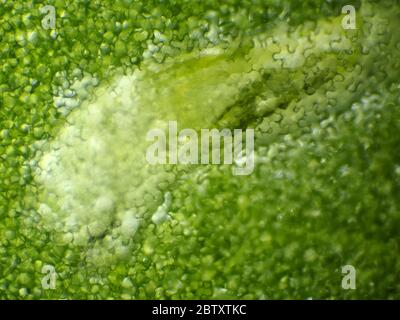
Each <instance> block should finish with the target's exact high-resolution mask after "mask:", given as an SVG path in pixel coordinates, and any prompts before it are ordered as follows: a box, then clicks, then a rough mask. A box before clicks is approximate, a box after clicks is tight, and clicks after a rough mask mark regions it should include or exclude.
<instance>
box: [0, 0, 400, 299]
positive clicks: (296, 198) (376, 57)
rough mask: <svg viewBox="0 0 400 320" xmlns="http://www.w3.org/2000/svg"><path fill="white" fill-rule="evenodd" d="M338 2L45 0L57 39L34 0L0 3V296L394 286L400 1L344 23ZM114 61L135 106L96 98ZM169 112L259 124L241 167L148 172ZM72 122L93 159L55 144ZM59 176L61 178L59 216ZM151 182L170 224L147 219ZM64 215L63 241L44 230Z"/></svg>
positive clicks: (378, 289) (111, 80) (370, 290)
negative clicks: (48, 161)
mask: <svg viewBox="0 0 400 320" xmlns="http://www.w3.org/2000/svg"><path fill="white" fill-rule="evenodd" d="M340 2H341V1H335V3H334V4H333V3H332V4H328V3H327V2H326V1H301V2H299V3H297V2H295V1H293V2H291V3H290V4H287V3H286V2H285V3H286V4H281V3H280V2H277V1H255V2H254V3H250V2H248V1H243V2H242V1H224V4H223V5H222V4H221V3H220V2H219V1H201V2H194V1H187V2H185V1H175V2H170V3H166V2H165V3H164V2H160V3H159V2H157V1H154V2H151V1H143V3H140V2H134V1H119V2H118V1H117V2H114V1H113V2H111V1H110V3H108V2H106V1H81V2H79V1H73V2H71V3H69V4H64V2H62V1H54V2H48V3H46V4H53V5H54V6H55V7H56V10H57V30H56V32H57V37H56V38H54V37H52V36H51V35H52V33H51V31H50V30H43V29H42V28H41V26H40V20H41V16H40V13H39V8H40V7H41V6H42V4H41V3H37V2H31V3H25V2H23V3H19V2H13V3H12V4H10V3H9V2H7V3H4V4H2V5H1V6H0V12H1V22H0V39H1V43H2V47H1V49H0V50H1V52H0V54H1V56H0V57H1V65H0V67H1V69H2V72H1V74H0V77H1V78H0V81H1V84H0V91H1V98H0V99H1V100H0V103H1V107H0V135H1V144H0V156H1V160H2V161H1V163H0V172H1V178H2V179H1V181H0V192H1V193H0V196H1V198H0V210H1V212H0V214H1V223H0V241H1V243H0V250H1V252H0V297H1V298H24V299H26V298H28V299H40V298H127V299H131V298H142V299H143V298H241V299H248V298H256V299H270V298H300V299H304V298H308V297H313V298H336V299H338V298H399V297H400V296H399V295H400V287H399V284H398V283H399V278H400V277H399V271H398V270H400V260H399V258H398V248H399V237H398V230H399V227H400V214H399V200H398V197H399V191H400V189H399V187H400V161H399V160H400V159H399V154H400V153H399V142H400V141H399V140H400V138H399V134H398V133H399V130H398V129H399V125H400V123H399V121H400V114H399V109H398V105H399V102H400V101H399V90H400V88H399V85H400V84H399V71H400V64H399V61H400V53H399V50H400V36H399V34H398V32H396V31H397V30H398V28H399V21H400V19H399V18H400V16H399V12H400V7H399V5H398V3H397V2H396V1H382V2H380V3H379V5H377V4H372V2H371V3H369V2H367V1H363V2H361V5H360V4H359V3H357V6H356V8H357V18H358V20H357V22H358V30H356V31H345V30H343V29H342V28H341V17H340V10H341V8H342V6H343V5H344V4H347V3H340ZM53 36H54V34H53ZM146 48H147V49H146ZM205 49H207V50H206V51H205ZM200 53H201V54H200ZM199 54H200V55H201V58H199ZM137 66H140V69H141V71H140V72H139V73H138V74H139V78H137V79H136V78H132V77H133V76H132V72H134V71H135V70H136V69H137ZM136 72H137V71H136ZM121 73H126V74H128V76H126V77H125V78H122V79H130V81H132V82H129V83H128V85H127V86H122V88H135V90H136V91H135V92H138V94H137V95H134V98H129V99H124V98H121V99H120V100H121V101H118V99H114V100H113V99H112V98H111V97H110V92H111V91H112V87H113V86H115V85H116V84H120V83H121V82H120V79H121ZM82 79H83V80H82ZM80 80H82V81H80ZM83 83H86V84H83ZM85 87H87V88H88V89H87V90H86V89H85V90H83V89H82V88H85ZM95 87H97V88H95ZM68 90H72V91H74V90H75V91H77V93H76V94H77V97H78V98H76V97H75V98H74V99H72V100H71V99H69V98H68V96H69V95H70V93H71V92H69V91H68ZM126 91H127V90H123V91H122V92H121V94H120V96H121V95H123V94H126ZM72 94H73V93H71V95H72ZM62 95H64V96H66V97H67V98H65V99H64V98H63V99H61V100H60V99H58V98H54V97H60V96H62ZM117 96H118V95H117ZM89 98H91V99H89ZM107 99H110V100H107ZM133 100H134V101H135V107H133V106H132V104H133V103H132V104H131V103H130V102H131V101H133ZM66 101H67V102H66ZM74 101H77V102H76V103H75V102H74ZM63 103H66V104H67V105H66V106H61V105H62V104H63ZM57 104H59V108H57V107H56V106H55V105H57ZM136 105H137V106H138V107H136ZM60 106H61V107H60ZM91 108H92V109H91ZM72 109H74V110H73V111H72V112H71V110H72ZM90 110H93V111H94V112H95V113H96V110H97V111H98V110H101V111H99V112H97V114H98V113H100V114H101V115H102V116H104V119H105V120H104V121H102V120H101V119H100V120H99V122H96V119H95V120H93V117H92V116H91V115H90V112H89V111H90ZM88 113H89V115H88ZM113 116H115V118H116V119H119V120H118V121H116V122H113ZM124 117H125V118H126V119H125V121H126V122H124V124H123V125H121V121H122V120H124V119H123V118H124ZM174 119H177V120H178V123H179V125H180V126H181V127H191V128H195V129H199V128H201V127H213V126H216V127H218V128H222V127H230V128H238V127H242V128H245V127H252V128H255V129H256V157H257V165H256V170H255V172H254V173H253V174H252V175H250V176H248V177H234V176H232V175H231V168H230V167H223V166H221V167H219V166H193V167H185V166H179V167H174V166H172V167H166V168H165V167H162V168H160V167H157V168H152V167H149V166H146V164H144V163H143V162H141V161H142V160H143V159H142V157H143V156H144V152H145V147H144V142H142V141H143V139H144V135H145V133H146V130H148V129H149V128H152V127H153V126H154V121H156V120H174ZM71 128H78V129H79V130H82V131H81V132H80V133H79V134H81V135H82V137H83V138H85V137H92V138H93V137H94V138H97V137H101V139H100V140H102V142H104V144H105V146H106V148H105V151H104V152H103V153H101V156H100V157H97V158H96V157H95V156H94V155H92V153H91V152H92V151H91V150H90V149H88V148H86V147H87V145H86V144H85V143H84V142H82V143H80V142H79V139H75V140H74V139H72V140H71V141H72V143H71V147H68V146H67V144H66V141H68V139H64V138H63V134H65V132H68V130H71ZM85 130H86V131H85ZM57 144H58V145H57ZM95 145H96V144H95ZM56 147H60V148H56ZM58 149H59V150H61V151H59V154H58V156H57V157H56V158H59V159H61V160H62V161H63V163H64V164H63V167H62V168H63V170H60V171H56V172H57V174H54V172H53V174H54V176H52V175H51V173H50V174H49V176H48V179H45V181H43V179H42V178H41V177H42V176H41V175H42V171H40V170H41V169H43V168H44V167H46V166H43V164H44V162H43V159H45V157H46V155H49V154H51V152H52V151H53V152H54V150H58ZM80 158H83V159H82V160H80ZM75 167H76V168H77V169H76V170H75V171H74V170H73V169H74V168H75ZM47 168H48V167H47ZM85 168H89V169H87V170H86V169H85ZM95 169H98V170H99V171H98V172H97V171H96V170H95ZM90 170H92V176H91V175H90V174H88V173H87V172H89V171H90ZM64 175H65V176H64ZM64 177H65V178H71V177H72V179H71V180H72V182H73V183H75V184H76V185H77V188H76V189H75V191H74V192H75V193H74V192H71V193H70V194H72V195H74V200H73V202H72V205H71V206H66V209H61V206H60V204H61V203H62V201H63V199H64V197H65V196H66V195H67V194H66V192H63V190H64V191H65V189H63V188H64V186H63V185H62V183H63V181H64ZM60 186H61V187H60ZM87 186H88V187H87ZM88 189H90V191H88ZM110 191H112V192H116V194H117V196H116V199H114V200H113V204H112V205H111V204H109V203H108V202H107V201H108V200H107V199H108V192H110ZM167 191H169V192H170V194H171V198H172V202H171V205H170V206H169V214H170V219H168V220H167V221H164V222H161V223H153V222H152V220H151V217H152V214H153V213H154V212H155V211H156V210H157V208H158V207H159V206H160V205H161V204H162V202H163V201H164V199H163V198H164V197H165V196H166V193H167ZM104 194H105V195H106V196H104V197H101V196H102V195H104ZM54 195H55V196H56V197H54ZM99 195H100V200H99ZM96 203H97V205H96ZM41 204H42V205H43V204H45V205H46V206H48V207H50V208H51V209H52V210H53V212H54V214H53V213H52V214H50V218H51V219H54V221H53V220H51V219H50V220H49V219H47V218H48V217H49V216H48V215H47V216H46V214H43V207H42V209H41V208H40V205H41ZM80 205H81V206H82V207H81V208H80V209H79V210H81V211H82V212H81V213H79V212H80V211H79V210H78V208H79V206H80ZM93 210H94V211H93ZM102 211H104V214H103V213H102ZM127 211H128V213H126V212H127ZM71 214H77V216H78V217H83V218H82V220H81V221H79V219H78V223H77V225H78V227H80V229H79V230H83V231H82V233H83V236H81V237H79V240H78V241H76V240H75V239H76V238H78V237H76V236H77V235H78V234H79V232H80V231H79V230H78V231H75V229H74V230H72V231H71V230H69V229H68V228H66V227H65V226H63V225H62V224H61V225H58V224H57V222H63V221H65V219H66V218H65V217H68V216H70V215H71ZM86 216H87V217H86ZM132 216H134V217H136V216H138V218H140V223H138V226H137V225H136V224H137V221H136V220H135V219H136V218H132ZM113 217H117V218H115V219H114V218H113ZM118 219H119V220H118ZM124 221H125V222H126V224H125V225H124ZM93 222H99V224H100V225H91V223H93ZM119 224H121V225H119ZM87 225H88V226H87ZM86 226H87V228H86ZM118 228H119V229H118ZM85 229H89V231H90V234H89V235H88V233H87V230H85ZM124 230H125V231H126V232H125V231H124ZM130 233H131V234H132V236H130ZM45 264H50V265H53V266H54V267H55V269H56V271H57V273H58V278H57V288H56V290H54V291H53V290H43V289H42V287H41V279H42V277H43V276H44V275H43V274H41V268H42V266H43V265H45ZM346 264H351V265H354V266H355V267H356V269H357V290H355V291H345V290H343V289H342V288H341V266H343V265H346Z"/></svg>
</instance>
